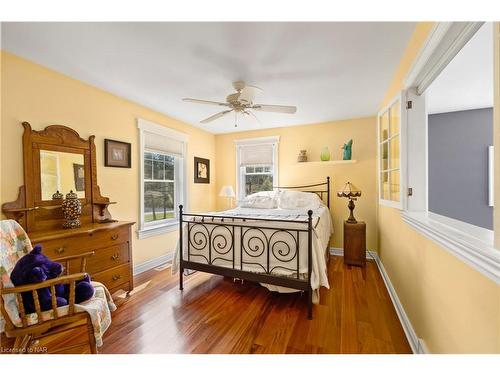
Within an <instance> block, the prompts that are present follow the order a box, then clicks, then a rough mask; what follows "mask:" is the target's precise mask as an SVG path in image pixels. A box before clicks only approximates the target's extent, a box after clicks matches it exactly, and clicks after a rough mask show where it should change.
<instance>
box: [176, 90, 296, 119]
mask: <svg viewBox="0 0 500 375" xmlns="http://www.w3.org/2000/svg"><path fill="white" fill-rule="evenodd" d="M233 87H234V89H235V90H236V92H235V93H233V94H229V95H228V96H227V97H226V101H225V102H216V101H212V100H202V99H193V98H183V99H182V100H183V101H185V102H189V103H197V104H208V105H216V106H222V107H227V108H228V109H226V110H224V111H222V112H218V113H216V114H214V115H212V116H209V117H207V118H205V119H203V120H201V121H200V123H202V124H207V123H209V122H212V121H214V120H217V119H219V118H221V117H223V116H225V115H227V114H228V113H230V112H233V111H234V114H235V124H234V126H235V127H237V126H238V121H237V120H238V117H237V115H238V113H242V114H243V115H245V116H247V117H252V118H253V120H255V121H256V122H257V123H259V124H260V121H259V119H258V118H257V116H255V114H254V113H253V112H252V111H261V112H275V113H289V114H293V113H295V112H297V107H295V106H288V105H268V104H254V103H253V100H254V98H255V96H256V95H257V94H258V93H260V92H262V89H260V88H258V87H256V86H251V85H247V84H246V83H245V82H244V81H236V82H233Z"/></svg>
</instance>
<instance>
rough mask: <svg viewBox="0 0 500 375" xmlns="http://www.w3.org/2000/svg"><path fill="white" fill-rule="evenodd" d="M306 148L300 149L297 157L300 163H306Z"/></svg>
mask: <svg viewBox="0 0 500 375" xmlns="http://www.w3.org/2000/svg"><path fill="white" fill-rule="evenodd" d="M306 152H307V151H306V150H300V154H299V156H298V157H297V162H299V163H304V162H306V161H307V155H306Z"/></svg>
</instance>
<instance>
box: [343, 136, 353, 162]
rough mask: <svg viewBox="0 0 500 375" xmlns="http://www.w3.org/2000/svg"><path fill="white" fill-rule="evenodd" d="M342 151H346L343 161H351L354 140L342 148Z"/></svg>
mask: <svg viewBox="0 0 500 375" xmlns="http://www.w3.org/2000/svg"><path fill="white" fill-rule="evenodd" d="M342 150H344V152H343V155H342V159H343V160H351V157H352V139H350V140H349V141H348V142H347V143H345V144H344V146H342Z"/></svg>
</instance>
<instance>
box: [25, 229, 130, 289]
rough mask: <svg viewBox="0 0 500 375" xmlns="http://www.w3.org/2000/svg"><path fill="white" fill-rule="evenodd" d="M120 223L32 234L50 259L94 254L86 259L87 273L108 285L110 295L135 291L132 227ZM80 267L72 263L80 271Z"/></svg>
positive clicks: (35, 243)
mask: <svg viewBox="0 0 500 375" xmlns="http://www.w3.org/2000/svg"><path fill="white" fill-rule="evenodd" d="M132 224H134V223H131V222H125V221H118V222H114V223H105V224H87V225H83V226H82V227H80V228H76V229H58V230H46V231H41V232H31V233H30V234H29V236H30V239H31V243H32V244H33V246H35V245H42V246H43V252H44V254H45V255H47V256H48V257H49V258H51V259H53V260H55V261H57V259H58V258H62V257H66V256H72V255H78V254H81V253H84V252H88V251H94V252H95V254H94V255H93V256H92V257H90V258H88V260H87V272H88V273H89V274H90V277H91V278H92V280H94V281H99V282H101V283H103V284H105V285H106V286H107V287H108V289H109V291H110V292H111V293H113V292H115V291H117V290H119V289H123V290H125V291H131V290H132V289H133V278H132V252H131V249H132V247H131V242H132V241H131V226H132ZM78 267H79V263H78V264H71V263H70V272H71V269H74V270H77V269H78Z"/></svg>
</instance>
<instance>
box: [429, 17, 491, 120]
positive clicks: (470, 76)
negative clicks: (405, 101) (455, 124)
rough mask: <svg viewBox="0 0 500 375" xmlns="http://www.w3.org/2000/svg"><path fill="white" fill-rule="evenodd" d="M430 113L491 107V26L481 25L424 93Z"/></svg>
mask: <svg viewBox="0 0 500 375" xmlns="http://www.w3.org/2000/svg"><path fill="white" fill-rule="evenodd" d="M426 103H427V110H428V112H429V113H430V114H432V113H444V112H455V111H464V110H468V109H477V108H486V107H493V26H492V24H491V23H486V24H484V25H483V26H482V27H481V28H480V29H479V31H478V32H477V33H476V34H475V35H474V36H473V37H472V39H471V40H470V41H469V42H468V43H467V44H466V45H465V46H464V48H462V50H461V51H460V52H459V53H458V54H457V55H456V56H455V57H454V58H453V60H452V61H451V62H450V63H449V64H448V66H447V67H446V68H445V69H444V70H443V71H442V72H441V74H440V75H439V76H438V77H437V78H436V80H435V81H434V82H433V83H432V85H431V86H429V88H428V89H427V90H426Z"/></svg>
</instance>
